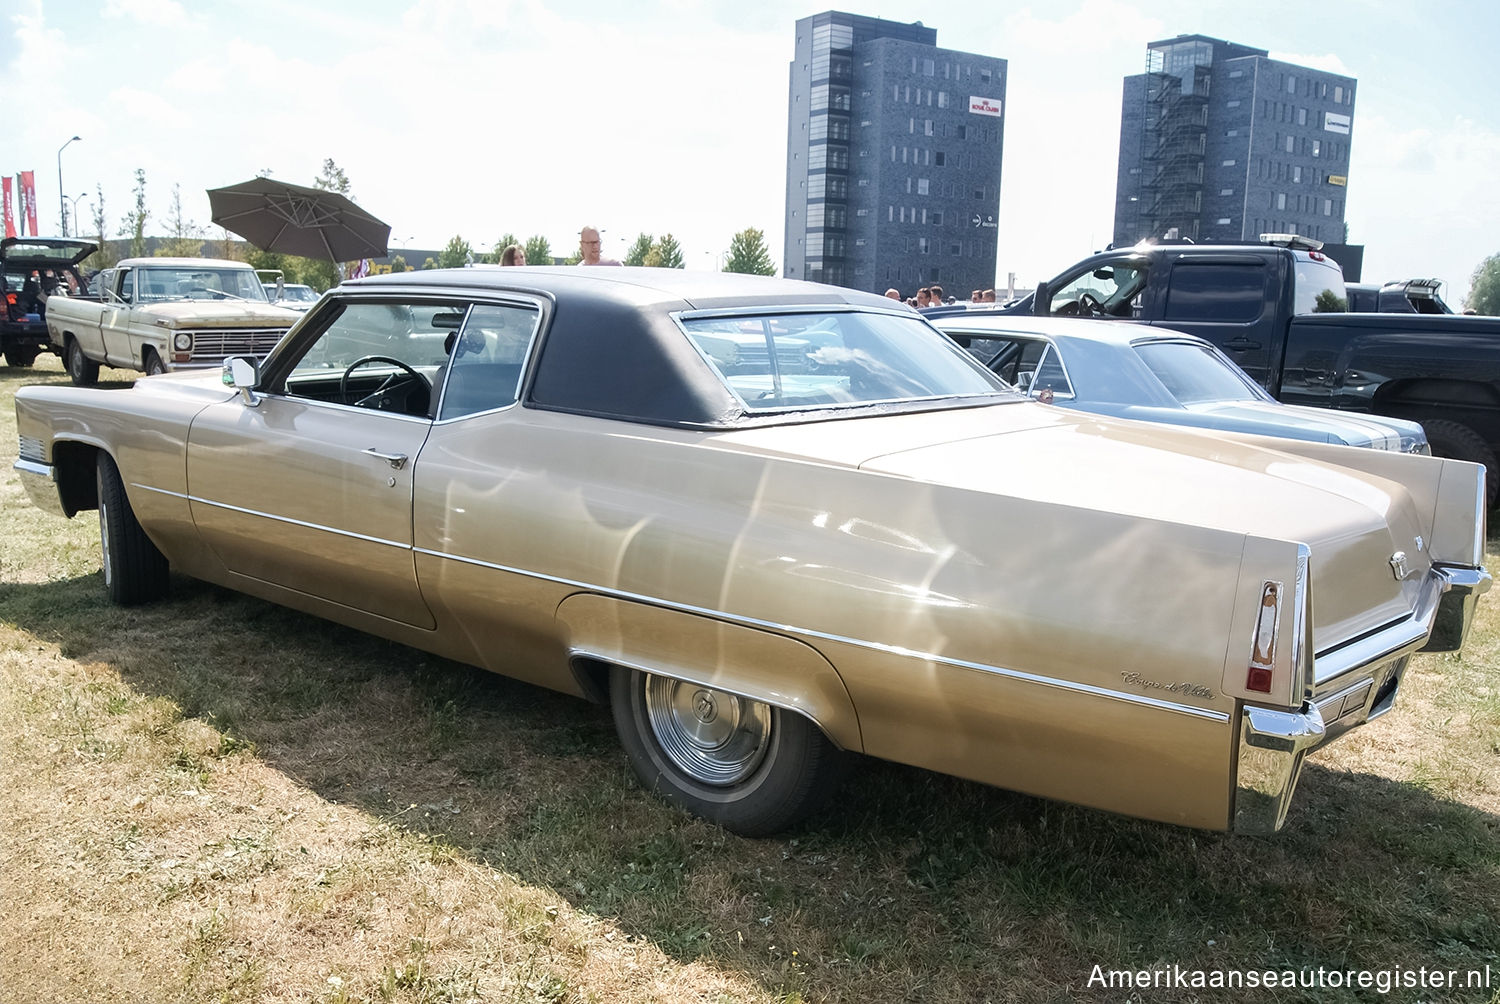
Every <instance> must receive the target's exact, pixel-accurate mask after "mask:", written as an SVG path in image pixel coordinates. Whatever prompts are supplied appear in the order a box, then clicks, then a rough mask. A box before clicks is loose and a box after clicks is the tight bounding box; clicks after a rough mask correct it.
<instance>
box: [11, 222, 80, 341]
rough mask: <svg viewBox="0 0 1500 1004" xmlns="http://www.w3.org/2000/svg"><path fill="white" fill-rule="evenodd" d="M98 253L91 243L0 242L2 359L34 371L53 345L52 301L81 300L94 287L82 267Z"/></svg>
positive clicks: (51, 240)
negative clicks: (49, 301) (49, 311)
mask: <svg viewBox="0 0 1500 1004" xmlns="http://www.w3.org/2000/svg"><path fill="white" fill-rule="evenodd" d="M96 250H98V247H97V245H95V244H92V243H90V242H89V241H79V240H69V239H67V238H60V237H7V238H5V239H4V240H3V241H0V296H3V297H4V308H3V310H0V354H3V355H4V357H5V362H6V363H7V364H8V365H10V366H30V365H31V364H32V363H33V362H34V361H35V360H36V357H37V354H38V353H39V352H41V351H42V350H43V349H46V348H49V347H50V342H49V341H48V339H47V298H48V297H49V296H51V295H52V294H53V293H54V292H59V293H64V294H68V295H73V296H76V295H79V294H82V293H84V292H86V291H87V289H88V284H87V283H86V282H84V279H83V276H82V275H80V274H79V272H78V263H79V262H81V261H83V260H84V259H85V258H87V257H88V256H89V255H91V254H93V253H94V252H95V251H96Z"/></svg>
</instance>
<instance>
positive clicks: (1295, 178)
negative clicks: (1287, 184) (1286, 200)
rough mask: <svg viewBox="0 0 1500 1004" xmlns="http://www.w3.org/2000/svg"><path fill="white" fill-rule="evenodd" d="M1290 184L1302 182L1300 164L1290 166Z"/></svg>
mask: <svg viewBox="0 0 1500 1004" xmlns="http://www.w3.org/2000/svg"><path fill="white" fill-rule="evenodd" d="M1292 184H1294V185H1300V184H1302V168H1301V166H1300V165H1297V166H1294V167H1293V168H1292Z"/></svg>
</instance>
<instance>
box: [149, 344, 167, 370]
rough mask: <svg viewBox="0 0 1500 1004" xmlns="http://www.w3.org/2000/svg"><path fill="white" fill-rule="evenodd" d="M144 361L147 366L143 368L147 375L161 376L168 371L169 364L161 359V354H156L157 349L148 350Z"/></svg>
mask: <svg viewBox="0 0 1500 1004" xmlns="http://www.w3.org/2000/svg"><path fill="white" fill-rule="evenodd" d="M144 362H145V366H144V367H143V368H144V369H145V371H146V375H147V376H160V375H161V374H163V373H165V372H166V371H167V364H166V363H164V362H162V361H161V356H159V355H157V354H156V350H155V349H147V350H146V358H145V360H144Z"/></svg>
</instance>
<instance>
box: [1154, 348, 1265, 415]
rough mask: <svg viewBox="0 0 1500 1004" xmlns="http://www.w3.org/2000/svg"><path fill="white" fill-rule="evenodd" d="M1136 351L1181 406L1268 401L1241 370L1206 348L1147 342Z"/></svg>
mask: <svg viewBox="0 0 1500 1004" xmlns="http://www.w3.org/2000/svg"><path fill="white" fill-rule="evenodd" d="M1135 352H1136V355H1138V356H1140V357H1141V361H1142V362H1144V363H1145V364H1146V367H1147V368H1148V369H1150V370H1151V372H1152V373H1154V374H1155V375H1156V378H1157V379H1158V380H1160V381H1161V382H1162V385H1163V386H1164V387H1166V388H1167V390H1168V392H1170V393H1171V395H1172V396H1173V397H1175V398H1176V399H1177V400H1178V401H1179V402H1181V403H1182V404H1185V405H1193V404H1210V403H1213V402H1216V401H1264V400H1267V398H1266V395H1265V394H1263V393H1261V392H1260V390H1259V388H1257V387H1256V386H1255V385H1254V384H1253V383H1251V382H1250V379H1249V378H1248V377H1246V376H1245V374H1244V372H1243V371H1241V370H1240V368H1239V367H1237V366H1235V365H1234V363H1232V362H1230V361H1229V360H1228V359H1225V358H1224V357H1223V356H1221V355H1220V354H1219V353H1217V352H1215V351H1214V350H1213V349H1211V348H1209V347H1208V346H1206V345H1195V344H1193V343H1191V342H1146V343H1144V344H1141V345H1136V346H1135Z"/></svg>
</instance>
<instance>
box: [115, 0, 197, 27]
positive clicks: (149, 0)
mask: <svg viewBox="0 0 1500 1004" xmlns="http://www.w3.org/2000/svg"><path fill="white" fill-rule="evenodd" d="M103 14H104V16H105V17H107V18H119V19H123V20H129V21H134V22H137V23H144V24H157V25H172V24H178V23H180V22H182V21H184V20H186V18H187V14H186V12H185V11H184V10H183V9H182V4H180V3H178V2H177V0H107V2H106V3H105V4H104V11H103Z"/></svg>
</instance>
